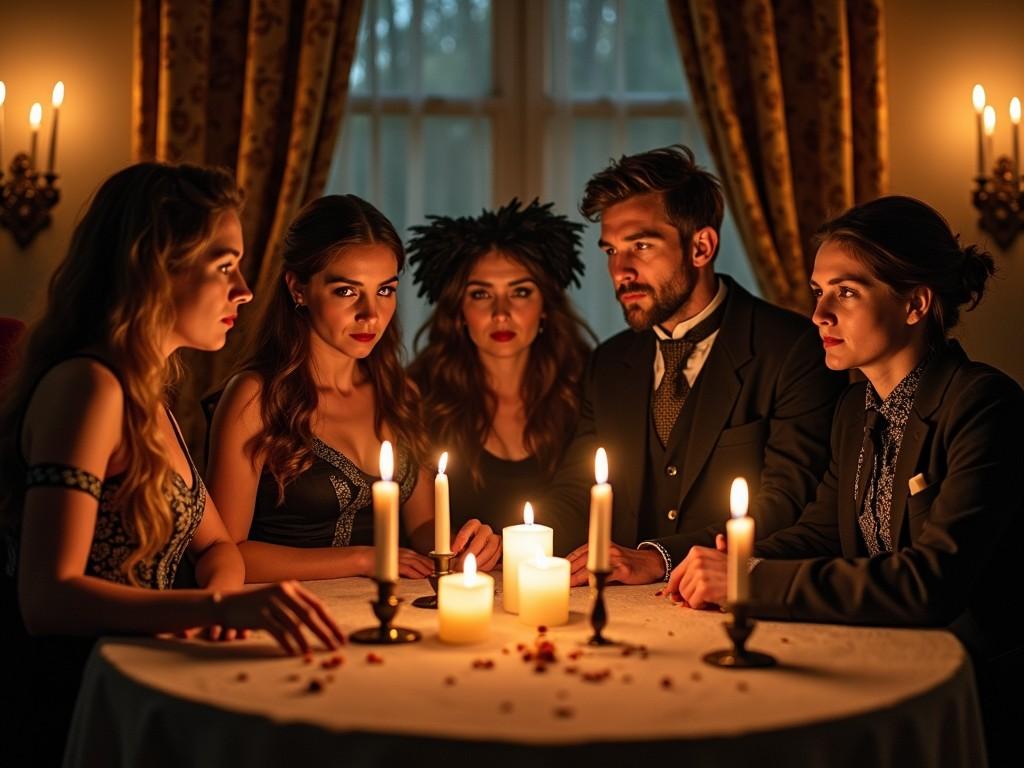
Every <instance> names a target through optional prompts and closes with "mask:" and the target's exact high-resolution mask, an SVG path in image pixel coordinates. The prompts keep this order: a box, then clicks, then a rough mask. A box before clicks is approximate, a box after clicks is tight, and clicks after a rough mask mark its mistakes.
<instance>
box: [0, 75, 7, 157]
mask: <svg viewBox="0 0 1024 768" xmlns="http://www.w3.org/2000/svg"><path fill="white" fill-rule="evenodd" d="M5 101H7V85H6V84H5V83H4V81H3V80H0V176H3V175H4V102H5Z"/></svg>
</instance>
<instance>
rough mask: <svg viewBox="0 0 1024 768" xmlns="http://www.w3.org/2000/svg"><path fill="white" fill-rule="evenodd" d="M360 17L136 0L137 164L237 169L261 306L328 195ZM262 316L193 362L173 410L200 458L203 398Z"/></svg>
mask: <svg viewBox="0 0 1024 768" xmlns="http://www.w3.org/2000/svg"><path fill="white" fill-rule="evenodd" d="M361 12H362V0H223V1H220V2H211V0H201V1H199V2H197V1H196V0H191V1H190V0H136V10H135V41H134V51H135V70H134V88H133V116H132V152H133V156H134V159H135V160H137V161H138V160H162V161H168V162H192V163H200V164H206V165H219V166H223V167H227V168H229V169H231V170H232V171H233V172H234V173H235V176H236V178H237V179H238V183H239V185H240V186H241V187H242V189H243V190H244V191H245V194H246V205H245V209H244V210H243V211H242V216H241V219H242V229H243V233H244V236H245V250H246V258H245V259H244V260H243V262H242V264H243V271H244V273H245V276H246V279H247V280H248V281H249V284H250V287H252V288H253V290H254V292H255V293H256V299H255V302H254V304H259V302H260V299H261V298H262V297H269V295H270V292H271V289H272V288H273V278H274V275H275V273H276V271H277V268H278V265H279V261H280V255H279V253H280V252H279V246H280V241H281V238H282V236H283V234H284V231H285V229H286V228H287V225H288V223H289V222H290V221H291V219H292V218H293V217H294V215H295V213H296V212H297V211H298V209H299V208H300V207H301V206H302V205H303V204H304V203H306V202H308V201H309V200H311V199H313V198H315V197H317V196H319V195H320V194H322V193H323V189H324V186H325V184H326V180H327V174H328V171H329V169H330V164H331V158H332V157H333V154H334V147H335V143H336V140H337V137H338V135H339V132H340V127H341V119H342V115H343V114H344V109H345V100H346V95H347V92H348V76H349V70H350V68H351V65H352V59H353V57H354V55H355V46H356V35H357V33H358V29H359V17H360V14H361ZM256 314H257V310H255V309H254V307H253V306H251V305H250V306H249V307H245V308H243V309H242V313H241V315H240V317H239V326H238V328H239V329H238V330H236V331H235V334H232V336H233V337H234V338H229V341H228V346H227V347H226V348H225V349H224V350H222V351H221V352H219V353H217V354H214V355H210V354H208V353H196V352H187V353H185V355H184V357H185V369H186V374H185V378H184V379H183V381H182V382H180V384H179V387H178V394H177V402H176V404H175V414H176V415H177V417H178V420H179V422H180V423H181V426H182V430H183V431H184V433H185V435H186V438H187V439H188V441H189V445H190V447H191V448H192V449H193V452H194V454H195V455H196V456H197V457H199V458H200V460H202V457H201V448H202V445H203V436H204V435H205V429H206V425H205V420H204V418H203V416H202V413H201V411H200V409H199V399H200V397H201V396H202V395H203V393H205V392H206V391H207V390H208V389H210V388H211V387H212V386H214V385H216V384H218V383H219V382H220V381H221V380H222V378H223V377H224V376H225V375H226V374H227V373H228V372H229V371H230V368H231V366H232V365H233V364H234V362H236V360H235V357H236V355H237V352H238V349H239V347H240V346H241V343H240V342H241V339H240V338H239V337H240V336H244V334H245V333H246V332H247V329H248V328H249V327H250V324H251V323H252V318H254V317H255V315H256Z"/></svg>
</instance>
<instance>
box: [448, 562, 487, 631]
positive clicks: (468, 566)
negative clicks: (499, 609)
mask: <svg viewBox="0 0 1024 768" xmlns="http://www.w3.org/2000/svg"><path fill="white" fill-rule="evenodd" d="M493 609H494V578H493V577H492V576H490V575H489V574H486V573H477V572H476V557H475V556H474V555H473V554H469V555H466V562H465V563H463V565H462V573H451V574H448V575H447V576H442V577H441V578H440V579H438V580H437V610H438V614H439V615H438V621H439V622H440V637H441V640H443V641H444V642H446V643H478V642H480V641H481V640H486V639H487V634H488V632H489V631H490V625H491V612H492V611H493Z"/></svg>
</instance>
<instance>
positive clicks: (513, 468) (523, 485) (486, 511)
mask: <svg viewBox="0 0 1024 768" xmlns="http://www.w3.org/2000/svg"><path fill="white" fill-rule="evenodd" d="M480 474H481V480H482V483H481V484H480V487H477V486H476V485H475V484H474V482H473V477H472V475H471V474H470V472H469V467H468V466H465V464H454V463H453V464H452V466H451V467H450V468H449V471H448V486H449V489H450V497H451V514H452V534H453V535H454V534H455V532H456V531H458V530H459V529H460V528H462V526H463V525H465V524H466V521H467V520H469V519H470V518H474V517H475V518H478V519H479V520H480V522H482V523H485V524H487V525H489V526H491V528H492V529H494V532H495V533H497V534H501V529H502V528H504V527H506V526H509V525H519V524H520V523H522V522H523V505H524V504H525V503H526V502H527V501H529V502H530V503H531V504H532V505H533V506H534V507H535V508H536V510H537V513H538V515H539V518H538V519H539V520H544V515H545V512H546V510H545V505H544V497H543V491H544V489H545V486H546V485H547V483H548V479H547V477H546V475H545V473H544V471H543V469H542V468H541V466H540V464H539V462H538V461H537V457H536V456H530V457H528V458H525V459H521V460H510V459H501V458H498V457H497V456H495V455H494V454H492V453H490V452H488V451H486V450H484V449H481V452H480Z"/></svg>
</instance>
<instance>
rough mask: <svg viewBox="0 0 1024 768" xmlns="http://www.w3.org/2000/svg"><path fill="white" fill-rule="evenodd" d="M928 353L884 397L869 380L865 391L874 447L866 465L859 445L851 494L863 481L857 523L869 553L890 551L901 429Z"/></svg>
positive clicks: (901, 437)
mask: <svg viewBox="0 0 1024 768" xmlns="http://www.w3.org/2000/svg"><path fill="white" fill-rule="evenodd" d="M931 357H932V355H931V353H929V354H927V355H925V357H924V359H923V360H921V362H920V363H918V364H917V366H916V367H915V368H914V369H913V370H912V371H911V372H910V373H908V374H907V375H906V376H905V377H904V378H903V380H902V381H901V382H900V383H899V384H897V385H896V388H895V389H893V391H892V392H890V393H889V396H888V397H887V398H885V400H882V399H881V398H880V397H879V396H878V393H877V392H876V391H875V388H874V387H873V386H872V385H871V382H870V381H869V382H868V385H867V388H866V389H865V391H864V410H865V411H876V412H877V414H878V427H877V434H876V436H875V446H876V447H875V451H874V455H873V456H872V457H870V459H869V461H870V466H869V467H865V466H864V464H865V455H864V453H865V450H864V449H865V446H864V445H862V446H861V449H860V456H859V457H858V458H857V474H856V478H855V480H854V485H853V497H854V499H856V498H857V497H858V496H859V495H860V494H859V490H860V487H861V486H860V484H861V482H862V481H863V482H866V483H867V488H866V489H865V493H864V505H863V506H862V507H861V509H860V512H859V514H858V516H857V524H858V525H859V527H860V532H861V536H863V538H864V543H865V544H866V545H867V548H868V554H869V555H871V556H872V557H873V556H875V555H877V554H879V553H880V552H892V551H893V541H892V529H891V519H892V510H891V507H892V484H893V476H894V475H895V472H896V460H897V459H898V458H899V455H900V445H901V444H902V443H903V430H904V429H905V428H906V426H907V419H908V418H909V417H910V411H911V410H912V409H913V407H914V397H915V396H916V395H917V388H918V385H919V384H920V383H921V374H922V373H923V372H924V369H925V368H926V367H927V365H928V362H929V360H930V359H931ZM865 470H867V472H865Z"/></svg>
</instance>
